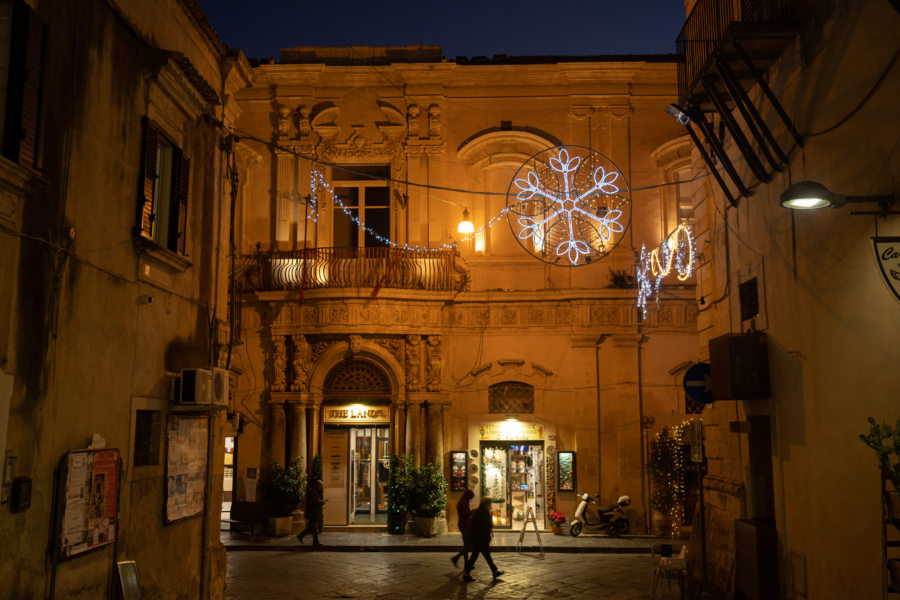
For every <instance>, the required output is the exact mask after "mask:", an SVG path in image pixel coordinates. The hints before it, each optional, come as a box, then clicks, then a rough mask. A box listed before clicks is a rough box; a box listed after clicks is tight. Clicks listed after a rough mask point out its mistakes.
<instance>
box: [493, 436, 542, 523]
mask: <svg viewBox="0 0 900 600" xmlns="http://www.w3.org/2000/svg"><path fill="white" fill-rule="evenodd" d="M481 450H482V451H481V457H482V458H481V472H482V473H483V477H482V485H481V495H482V497H488V498H491V499H492V500H493V501H494V507H493V511H494V514H493V520H494V526H495V527H498V528H520V527H522V525H523V524H524V523H525V518H526V515H527V514H528V509H529V508H531V509H533V510H534V514H535V517H536V519H537V520H538V522H539V523H542V522H543V519H544V498H543V495H544V490H543V476H542V470H541V465H542V464H543V450H544V449H543V445H542V444H518V443H504V442H489V443H485V444H484V445H483V446H482V449H481Z"/></svg>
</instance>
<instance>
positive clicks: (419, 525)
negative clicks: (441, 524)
mask: <svg viewBox="0 0 900 600" xmlns="http://www.w3.org/2000/svg"><path fill="white" fill-rule="evenodd" d="M416 533H418V534H419V535H420V536H422V537H431V536H433V535H434V517H416Z"/></svg>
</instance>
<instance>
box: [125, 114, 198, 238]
mask: <svg viewBox="0 0 900 600" xmlns="http://www.w3.org/2000/svg"><path fill="white" fill-rule="evenodd" d="M190 182H191V161H190V159H188V158H187V157H186V156H184V153H183V152H182V151H181V148H179V147H178V146H176V145H175V144H174V143H172V142H171V141H170V140H169V139H168V138H166V136H165V135H163V134H162V132H161V131H160V130H159V127H158V126H157V125H156V124H155V123H154V122H153V121H151V120H150V119H145V120H144V135H143V152H142V153H141V179H140V185H139V189H138V207H139V210H138V222H139V230H140V235H141V236H142V237H144V238H146V239H148V240H152V241H154V242H156V243H157V244H158V245H160V246H162V247H163V248H166V249H168V250H171V251H172V252H177V253H178V254H182V255H186V254H187V252H186V244H185V241H186V238H187V222H188V196H189V190H190Z"/></svg>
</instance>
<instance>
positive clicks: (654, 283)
mask: <svg viewBox="0 0 900 600" xmlns="http://www.w3.org/2000/svg"><path fill="white" fill-rule="evenodd" d="M694 248H695V244H694V235H693V233H692V232H691V228H690V227H689V226H688V224H687V223H681V224H680V225H679V226H678V227H677V228H676V229H675V231H673V232H672V233H670V234H669V235H667V236H666V238H665V239H664V240H663V241H662V242H660V244H659V246H657V247H656V248H654V249H653V250H652V251H650V252H647V248H646V247H645V246H644V245H641V259H640V262H639V263H638V269H637V283H638V299H637V305H638V310H640V311H641V315H642V316H643V317H646V316H647V300H648V299H650V297H651V296H653V297H655V299H656V301H657V302H658V301H659V286H660V284H661V283H662V280H663V279H665V278H666V277H667V276H668V275H669V274H671V273H672V271H673V270H674V271H675V274H676V276H677V277H678V280H679V281H686V280H687V279H688V278H689V277H690V276H691V275H692V274H693V272H694Z"/></svg>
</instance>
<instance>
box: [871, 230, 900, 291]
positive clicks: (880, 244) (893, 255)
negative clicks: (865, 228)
mask: <svg viewBox="0 0 900 600" xmlns="http://www.w3.org/2000/svg"><path fill="white" fill-rule="evenodd" d="M872 242H873V243H874V244H875V259H876V260H877V261H878V267H879V269H881V276H882V277H883V278H884V282H885V283H886V284H887V286H888V289H889V290H891V291H892V292H893V293H894V297H895V298H897V300H900V237H875V238H872Z"/></svg>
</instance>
